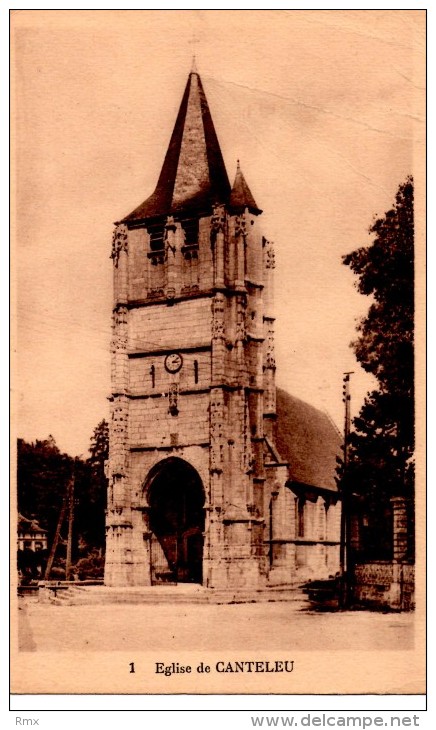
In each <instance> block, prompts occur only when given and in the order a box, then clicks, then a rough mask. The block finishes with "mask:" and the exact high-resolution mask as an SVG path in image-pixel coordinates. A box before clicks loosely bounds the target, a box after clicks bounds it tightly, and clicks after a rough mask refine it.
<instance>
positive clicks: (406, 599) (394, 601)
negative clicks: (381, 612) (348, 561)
mask: <svg viewBox="0 0 436 730" xmlns="http://www.w3.org/2000/svg"><path fill="white" fill-rule="evenodd" d="M414 581H415V568H414V566H413V565H410V564H408V563H394V562H387V561H377V562H372V563H362V564H359V565H355V566H354V569H353V585H352V601H353V603H357V604H360V605H362V606H368V607H371V608H375V607H376V608H381V609H383V608H389V609H395V610H405V611H407V610H411V609H413V608H414V603H415V599H414Z"/></svg>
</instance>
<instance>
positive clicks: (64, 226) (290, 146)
mask: <svg viewBox="0 0 436 730" xmlns="http://www.w3.org/2000/svg"><path fill="white" fill-rule="evenodd" d="M12 28H13V62H12V69H13V119H14V120H15V121H14V125H13V139H12V155H13V160H14V165H13V190H14V192H15V202H14V207H13V214H12V224H13V232H14V249H13V250H14V255H13V261H12V275H13V282H14V289H13V301H14V306H15V311H16V317H15V319H14V322H13V337H14V348H13V349H14V366H13V399H14V404H15V412H16V430H17V434H18V435H19V436H21V437H23V438H25V439H26V440H29V441H30V440H35V439H42V438H46V437H47V436H48V435H49V434H52V435H53V436H54V438H55V439H56V442H57V444H58V446H59V448H61V449H62V450H65V451H68V452H69V453H70V454H73V455H76V454H77V455H84V456H86V455H87V450H88V448H89V440H90V437H91V434H92V432H93V430H94V428H95V426H96V425H97V424H98V422H99V421H100V420H101V419H102V418H107V417H108V400H107V397H108V396H109V394H110V357H109V341H110V335H111V306H112V262H111V260H110V258H109V254H110V247H111V236H112V229H113V222H114V221H116V220H119V219H121V218H122V217H123V216H124V215H126V214H127V213H129V212H130V211H131V210H133V209H134V208H135V207H136V206H137V205H138V204H139V203H141V202H142V201H143V200H145V198H147V197H148V196H149V195H150V194H151V193H152V192H153V190H154V187H155V185H156V182H157V178H158V175H159V172H160V168H161V166H162V163H163V159H164V155H165V152H166V149H167V146H168V142H169V138H170V135H171V132H172V128H173V125H174V122H175V118H176V114H177V111H178V108H179V105H180V102H181V98H182V93H183V90H184V87H185V84H186V80H187V76H188V73H189V71H190V67H191V59H192V55H193V53H195V55H196V62H197V67H198V71H199V73H200V76H201V78H202V81H203V86H204V89H205V93H206V96H207V99H208V102H209V106H210V110H211V114H212V118H213V120H214V124H215V129H216V131H217V135H218V139H219V142H220V146H221V150H222V152H223V157H224V161H225V163H226V167H227V171H228V175H229V178H230V180H231V182H232V181H233V178H234V174H235V170H236V160H237V159H239V160H240V162H241V167H242V170H243V172H244V176H245V178H246V180H247V182H248V185H249V186H250V188H251V191H252V193H253V195H254V197H255V200H256V202H257V204H258V206H259V207H260V208H261V209H262V210H263V211H264V212H263V214H262V228H263V232H264V235H265V236H266V237H267V238H269V239H271V240H273V241H274V242H275V246H276V269H275V314H276V317H277V320H276V362H277V384H278V385H279V386H280V387H283V388H285V389H286V390H288V391H289V392H290V393H293V394H294V395H295V396H297V397H299V398H302V399H303V400H306V401H307V402H308V403H311V404H313V405H315V406H317V407H318V408H320V409H322V410H325V411H327V412H328V413H329V414H330V416H331V418H332V420H333V421H334V422H335V423H336V424H337V426H338V428H339V429H341V430H342V427H343V403H342V374H343V372H345V371H354V373H355V374H354V375H353V376H352V381H351V395H352V413H353V415H356V414H357V413H358V410H359V408H360V406H361V404H362V401H363V398H364V395H365V393H366V392H367V391H368V389H371V388H372V387H373V385H374V383H373V381H372V379H371V378H370V376H368V375H367V374H365V373H364V372H363V371H362V370H361V368H360V367H359V365H358V364H357V362H356V360H355V357H354V354H353V351H352V349H351V348H350V342H351V341H352V340H353V339H355V337H356V323H357V321H358V320H359V318H361V317H362V316H364V315H365V313H366V311H367V309H368V306H369V304H370V300H369V299H368V298H367V297H363V296H361V295H360V294H359V293H358V292H357V291H356V288H355V283H356V281H355V277H354V275H353V274H352V272H351V271H350V270H349V269H348V268H347V267H345V266H344V265H343V264H342V256H343V255H344V254H346V253H349V252H350V251H352V250H354V249H355V248H357V247H360V246H366V245H368V244H369V243H370V242H371V238H370V237H369V235H368V228H369V226H370V225H371V223H372V221H373V220H374V217H377V216H380V215H383V213H384V212H385V211H387V210H388V209H389V208H390V207H391V206H392V204H393V202H394V198H395V193H396V191H397V189H398V186H399V185H400V183H402V182H403V181H404V180H405V178H406V177H407V175H409V174H411V173H414V174H415V177H416V176H418V180H419V168H420V167H421V166H422V164H423V160H424V154H425V150H424V132H425V129H424V116H423V114H424V110H423V104H424V103H425V99H424V78H425V77H424V74H425V68H424V63H425V15H424V13H423V12H422V11H400V10H391V11H384V10H374V11H371V10H363V11H357V10H354V11H351V10H349V11H339V10H335V11H333V10H325V11H321V10H316V11H315V10H313V11H303V10H301V11H293V10H273V11H267V10H263V11H244V10H240V11H238V10H235V11H222V10H221V11H220V10H208V11H206V10H192V11H190V10H179V11H172V10H162V11H157V10H155V11H151V10H148V11H145V10H144V11H120V10H116V11H98V10H97V11H91V10H88V11H49V13H47V12H44V11H18V12H16V13H15V14H14V15H13V19H12ZM417 192H418V194H419V187H418V191H417Z"/></svg>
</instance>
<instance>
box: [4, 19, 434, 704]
mask: <svg viewBox="0 0 436 730" xmlns="http://www.w3.org/2000/svg"><path fill="white" fill-rule="evenodd" d="M10 33H11V132H12V136H11V142H12V144H11V154H12V187H11V191H12V217H11V220H12V298H11V301H12V316H13V319H12V363H13V364H12V443H13V449H12V450H13V458H12V477H13V478H12V493H11V504H12V515H11V519H12V522H11V524H13V525H14V528H13V529H12V537H11V545H12V548H11V582H12V589H11V615H12V634H11V692H12V695H44V694H50V695H52V694H71V695H75V694H82V695H83V694H108V695H109V694H118V693H119V694H132V695H133V694H135V695H137V694H141V695H142V694H150V695H152V694H153V695H166V694H184V695H202V694H207V695H232V694H241V695H243V694H253V695H267V694H268V695H292V694H295V695H298V694H301V695H416V696H420V695H425V692H426V684H425V671H426V668H425V625H426V624H425V619H426V616H425V574H426V573H425V571H426V566H425V503H424V500H425V433H424V419H425V382H424V375H425V373H424V357H425V355H424V347H425V323H424V317H425V195H426V193H425V154H426V151H425V124H426V119H425V114H426V108H425V103H426V101H425V78H426V13H425V11H424V10H13V11H11V15H10ZM15 444H16V445H15ZM15 526H16V527H15Z"/></svg>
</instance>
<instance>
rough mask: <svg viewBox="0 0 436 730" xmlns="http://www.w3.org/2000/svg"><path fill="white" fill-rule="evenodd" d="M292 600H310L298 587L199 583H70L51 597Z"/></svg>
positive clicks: (81, 600) (296, 604) (73, 601)
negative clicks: (225, 587) (242, 588)
mask: <svg viewBox="0 0 436 730" xmlns="http://www.w3.org/2000/svg"><path fill="white" fill-rule="evenodd" d="M270 602H286V603H292V608H293V609H303V608H304V607H306V606H308V605H309V600H308V598H307V596H306V595H305V594H303V593H302V592H301V591H300V590H299V589H298V588H291V587H288V588H286V587H280V588H277V587H271V588H263V589H260V590H246V591H238V592H236V591H229V590H226V591H224V590H222V591H218V590H217V591H215V590H212V589H209V588H204V587H202V586H192V585H186V584H185V585H178V586H144V587H126V588H118V587H117V588H111V587H108V586H70V587H68V588H67V589H64V590H62V591H57V592H56V595H55V596H50V603H51V604H52V605H58V606H79V605H96V604H97V605H107V604H120V603H122V604H171V605H174V604H180V603H191V604H193V603H195V604H201V603H203V604H207V603H209V604H238V603H270Z"/></svg>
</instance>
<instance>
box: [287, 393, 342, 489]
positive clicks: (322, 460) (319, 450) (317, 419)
mask: <svg viewBox="0 0 436 730" xmlns="http://www.w3.org/2000/svg"><path fill="white" fill-rule="evenodd" d="M276 429H277V430H276V438H275V445H276V447H277V450H278V452H279V454H280V456H281V458H282V459H283V460H284V461H287V462H289V479H290V481H291V482H297V483H300V484H305V485H307V486H312V487H319V488H322V489H328V490H330V491H334V492H337V486H336V482H335V472H336V457H337V456H341V455H342V452H341V446H342V437H341V435H340V433H339V431H338V429H337V428H336V426H335V425H334V424H333V423H332V421H331V420H330V418H329V417H328V416H327V414H325V413H323V412H322V411H319V410H318V409H317V408H314V407H313V406H311V405H309V404H308V403H305V402H304V401H302V400H300V399H299V398H295V397H294V396H292V395H290V394H289V393H286V391H284V390H281V389H280V388H277V425H276Z"/></svg>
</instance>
